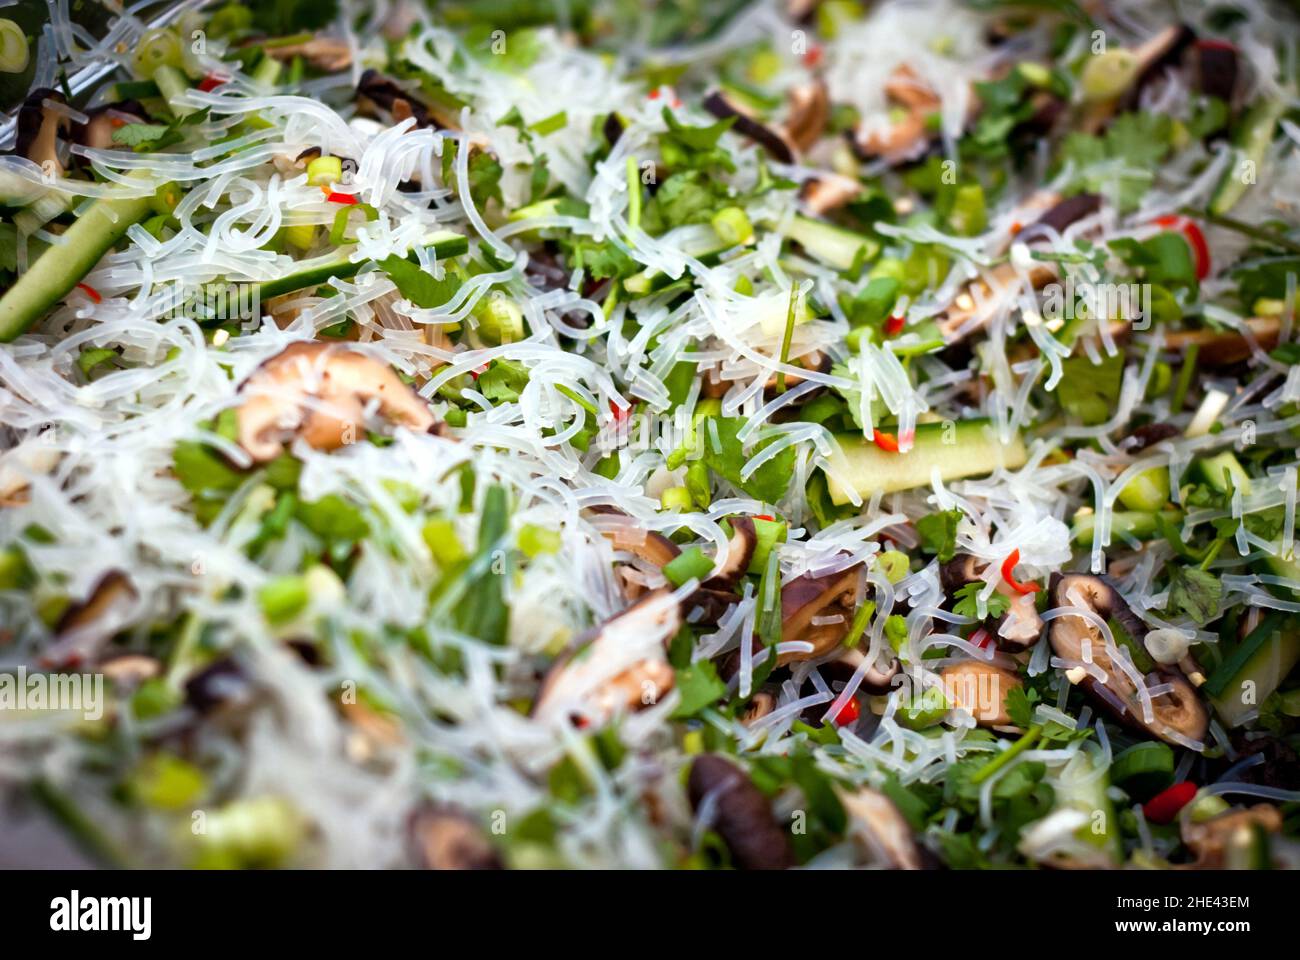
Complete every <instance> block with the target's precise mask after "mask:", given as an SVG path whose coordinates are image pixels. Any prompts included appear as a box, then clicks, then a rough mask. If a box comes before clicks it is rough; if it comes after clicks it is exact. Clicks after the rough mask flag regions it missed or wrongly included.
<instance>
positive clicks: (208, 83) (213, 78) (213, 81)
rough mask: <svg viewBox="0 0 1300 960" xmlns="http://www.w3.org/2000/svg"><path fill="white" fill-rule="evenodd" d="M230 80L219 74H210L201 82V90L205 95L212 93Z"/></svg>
mask: <svg viewBox="0 0 1300 960" xmlns="http://www.w3.org/2000/svg"><path fill="white" fill-rule="evenodd" d="M229 80H230V78H229V77H223V76H221V75H220V74H217V73H209V74H208V75H207V76H206V77H204V78H203V79H202V80H200V81H199V89H200V90H202V91H203V92H204V93H210V92H212V91H213V90H215V89H216V88H217V87H219V86H221V85H222V84H223V83H226V82H227V81H229Z"/></svg>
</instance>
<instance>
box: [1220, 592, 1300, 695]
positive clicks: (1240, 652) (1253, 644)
mask: <svg viewBox="0 0 1300 960" xmlns="http://www.w3.org/2000/svg"><path fill="white" fill-rule="evenodd" d="M1284 620H1286V613H1285V612H1283V611H1281V610H1275V611H1273V612H1272V613H1270V614H1269V615H1268V616H1266V617H1265V618H1264V619H1263V620H1261V621H1260V623H1259V626H1258V627H1256V628H1255V629H1254V630H1252V631H1251V632H1250V633H1249V634H1248V635H1247V636H1246V639H1244V640H1242V641H1241V643H1240V644H1238V645H1237V649H1236V650H1234V651H1232V654H1231V655H1230V656H1227V657H1225V658H1224V659H1223V662H1222V663H1220V664H1219V668H1218V669H1217V670H1215V671H1214V673H1212V674H1211V675H1210V678H1209V679H1208V680H1206V681H1205V692H1206V693H1207V694H1208V695H1210V696H1211V697H1217V696H1219V695H1220V694H1222V693H1223V691H1224V690H1226V689H1227V688H1228V684H1230V683H1231V682H1232V680H1233V678H1234V677H1236V676H1237V674H1238V673H1239V672H1240V671H1241V668H1242V667H1244V666H1245V665H1246V663H1247V662H1248V661H1249V660H1250V658H1251V657H1253V656H1254V655H1255V654H1256V653H1258V652H1259V649H1260V648H1261V647H1262V646H1264V643H1265V642H1266V641H1267V640H1269V639H1270V638H1271V637H1272V636H1273V635H1274V634H1276V633H1278V632H1280V631H1281V629H1282V622H1283V621H1284Z"/></svg>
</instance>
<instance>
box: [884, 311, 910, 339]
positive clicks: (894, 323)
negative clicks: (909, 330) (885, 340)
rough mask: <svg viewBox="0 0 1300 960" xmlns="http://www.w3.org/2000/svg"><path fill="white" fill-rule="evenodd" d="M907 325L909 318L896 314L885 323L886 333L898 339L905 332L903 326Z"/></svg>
mask: <svg viewBox="0 0 1300 960" xmlns="http://www.w3.org/2000/svg"><path fill="white" fill-rule="evenodd" d="M906 323H907V317H905V316H903V315H901V314H894V316H892V317H890V318H889V319H888V320H886V321H885V333H887V334H889V335H890V336H891V337H896V336H898V335H899V334H900V333H902V332H903V325H904V324H906Z"/></svg>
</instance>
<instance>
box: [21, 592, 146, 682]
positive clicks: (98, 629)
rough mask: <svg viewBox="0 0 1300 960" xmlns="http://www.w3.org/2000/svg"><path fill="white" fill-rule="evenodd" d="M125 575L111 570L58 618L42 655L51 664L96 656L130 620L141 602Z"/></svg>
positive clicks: (67, 663) (44, 660)
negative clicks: (80, 600)
mask: <svg viewBox="0 0 1300 960" xmlns="http://www.w3.org/2000/svg"><path fill="white" fill-rule="evenodd" d="M139 600H140V595H139V593H137V592H136V589H135V587H134V586H132V585H131V581H130V580H128V579H127V576H126V574H124V573H122V572H121V571H120V570H111V571H109V572H108V573H106V574H104V576H103V577H101V578H100V580H99V582H98V583H96V584H95V588H94V589H93V590H92V591H91V592H90V596H89V597H88V598H87V599H86V600H85V601H84V602H82V603H78V604H74V605H73V606H71V607H69V608H68V609H67V611H66V612H65V613H64V614H63V616H62V617H61V618H59V623H58V626H57V627H56V628H55V641H54V643H53V644H52V645H51V646H50V647H49V649H48V650H46V651H45V653H44V655H43V656H42V657H41V660H42V662H44V663H45V664H47V665H49V666H51V667H69V666H73V665H74V664H77V663H80V662H82V661H84V660H87V659H90V658H92V657H94V656H95V655H96V654H97V653H98V652H99V650H101V649H102V648H103V646H104V644H106V643H108V641H109V640H111V639H113V637H114V636H115V635H116V634H117V633H119V632H120V631H121V630H122V629H123V628H124V627H125V626H126V625H127V624H128V623H129V622H130V620H131V616H132V614H133V613H134V612H135V609H136V605H137V604H138V603H139Z"/></svg>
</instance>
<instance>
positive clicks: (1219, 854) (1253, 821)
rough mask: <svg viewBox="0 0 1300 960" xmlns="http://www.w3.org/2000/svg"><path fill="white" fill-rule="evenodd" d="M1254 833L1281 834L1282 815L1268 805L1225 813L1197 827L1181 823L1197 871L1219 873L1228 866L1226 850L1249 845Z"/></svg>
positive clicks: (1192, 822) (1258, 805) (1189, 821)
mask: <svg viewBox="0 0 1300 960" xmlns="http://www.w3.org/2000/svg"><path fill="white" fill-rule="evenodd" d="M1255 829H1261V830H1263V831H1264V832H1266V833H1280V832H1281V831H1282V812H1281V811H1280V810H1278V808H1277V807H1275V806H1274V805H1273V804H1271V803H1257V804H1255V806H1253V807H1247V808H1239V809H1235V810H1226V811H1224V812H1223V813H1221V814H1219V815H1218V816H1217V817H1211V818H1210V819H1209V820H1204V821H1202V822H1200V823H1196V822H1195V821H1193V820H1191V819H1184V821H1183V823H1182V827H1181V832H1182V835H1183V843H1185V844H1187V847H1188V849H1190V850H1191V851H1192V852H1193V853H1195V854H1196V863H1195V864H1194V867H1195V868H1196V869H1198V870H1222V869H1223V868H1224V867H1225V866H1227V865H1228V864H1227V860H1228V853H1229V849H1230V848H1232V847H1240V846H1245V845H1248V844H1249V843H1250V842H1251V840H1252V839H1253V837H1252V834H1253V831H1254V830H1255Z"/></svg>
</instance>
